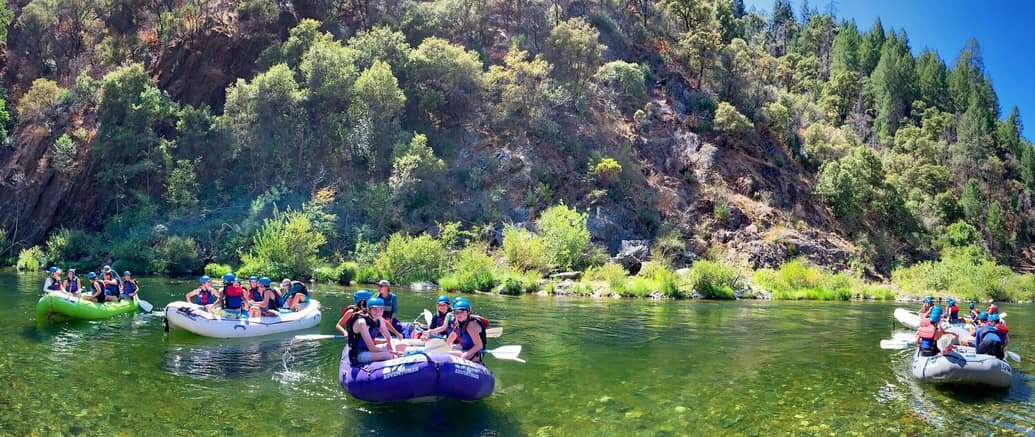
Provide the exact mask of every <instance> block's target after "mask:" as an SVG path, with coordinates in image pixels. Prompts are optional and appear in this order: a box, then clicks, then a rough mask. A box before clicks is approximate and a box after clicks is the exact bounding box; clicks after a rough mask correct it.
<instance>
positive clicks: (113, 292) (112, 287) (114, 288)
mask: <svg viewBox="0 0 1035 437" xmlns="http://www.w3.org/2000/svg"><path fill="white" fill-rule="evenodd" d="M101 283H102V284H104V281H101ZM104 294H106V295H108V296H118V295H119V282H118V281H117V280H116V281H115V283H114V284H104Z"/></svg>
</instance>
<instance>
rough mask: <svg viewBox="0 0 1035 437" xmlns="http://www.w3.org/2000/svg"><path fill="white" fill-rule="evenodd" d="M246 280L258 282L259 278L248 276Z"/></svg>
mask: <svg viewBox="0 0 1035 437" xmlns="http://www.w3.org/2000/svg"><path fill="white" fill-rule="evenodd" d="M248 280H249V281H258V280H259V277H258V276H249V277H248Z"/></svg>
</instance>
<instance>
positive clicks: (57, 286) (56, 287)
mask: <svg viewBox="0 0 1035 437" xmlns="http://www.w3.org/2000/svg"><path fill="white" fill-rule="evenodd" d="M47 289H48V290H50V291H60V290H61V280H60V279H59V280H57V281H55V280H54V279H52V278H51V279H50V285H48V286H47Z"/></svg>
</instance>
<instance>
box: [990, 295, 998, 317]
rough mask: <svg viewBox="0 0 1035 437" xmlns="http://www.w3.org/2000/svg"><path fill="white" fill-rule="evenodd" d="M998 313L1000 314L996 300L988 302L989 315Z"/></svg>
mask: <svg viewBox="0 0 1035 437" xmlns="http://www.w3.org/2000/svg"><path fill="white" fill-rule="evenodd" d="M998 313H999V307H997V306H995V301H994V300H992V299H989V300H988V315H989V316H991V315H992V314H998Z"/></svg>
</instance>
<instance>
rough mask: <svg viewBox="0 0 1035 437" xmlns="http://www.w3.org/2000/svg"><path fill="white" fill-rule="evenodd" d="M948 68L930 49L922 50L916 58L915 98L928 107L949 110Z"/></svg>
mask: <svg viewBox="0 0 1035 437" xmlns="http://www.w3.org/2000/svg"><path fill="white" fill-rule="evenodd" d="M948 74H949V73H948V68H947V67H946V66H945V62H944V61H942V60H941V58H940V57H938V53H936V52H934V51H932V50H924V52H923V53H921V54H920V57H919V58H917V60H916V76H917V81H916V84H917V90H916V91H917V98H919V99H920V100H923V102H924V103H926V104H927V106H928V107H932V106H933V107H936V108H938V109H941V110H943V111H951V110H952V109H953V108H952V105H951V104H950V101H951V99H950V98H949V90H948Z"/></svg>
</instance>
